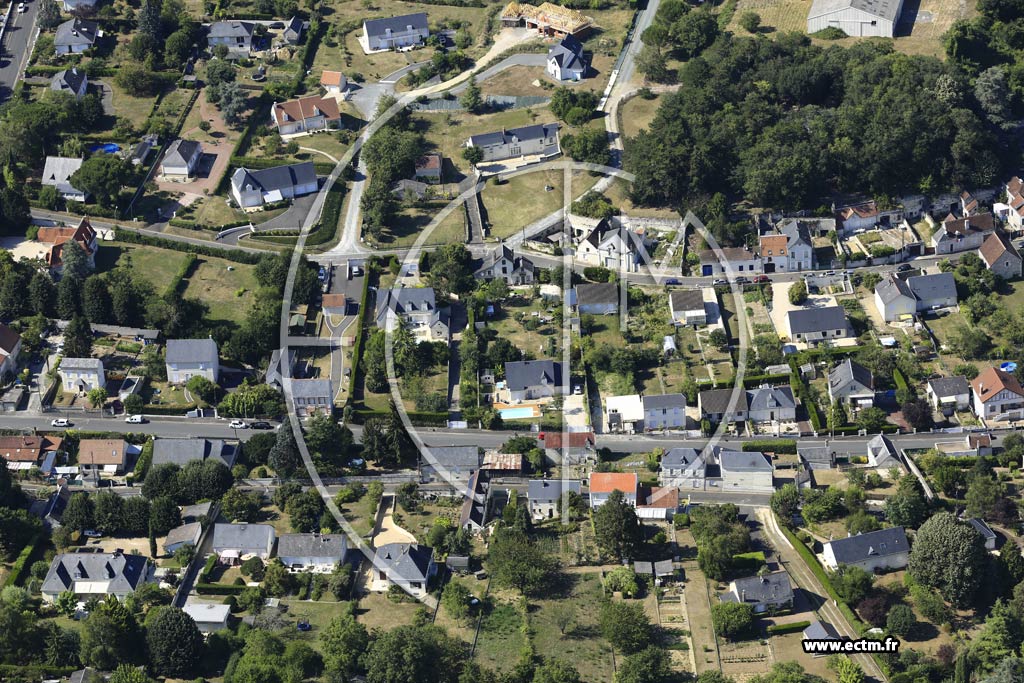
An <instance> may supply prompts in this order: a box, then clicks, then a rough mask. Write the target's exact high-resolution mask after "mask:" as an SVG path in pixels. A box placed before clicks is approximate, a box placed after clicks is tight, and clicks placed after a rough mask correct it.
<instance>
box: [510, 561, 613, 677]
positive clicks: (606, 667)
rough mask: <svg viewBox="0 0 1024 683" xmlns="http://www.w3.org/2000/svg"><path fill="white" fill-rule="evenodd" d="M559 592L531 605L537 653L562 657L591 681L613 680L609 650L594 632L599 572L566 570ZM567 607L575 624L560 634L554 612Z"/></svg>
mask: <svg viewBox="0 0 1024 683" xmlns="http://www.w3.org/2000/svg"><path fill="white" fill-rule="evenodd" d="M561 578H562V580H563V582H564V583H565V586H564V587H562V588H563V589H562V590H561V591H560V593H561V594H557V595H552V596H550V597H549V598H546V599H544V600H540V601H538V603H537V604H536V606H533V605H531V610H532V612H531V615H530V626H531V628H532V631H533V645H534V647H535V648H536V649H537V654H538V655H540V656H542V657H544V658H545V659H547V658H553V659H561V660H563V661H565V662H568V663H570V664H572V665H573V666H575V667H576V668H577V669H578V670H579V672H580V677H581V678H582V679H583V680H585V681H589V682H590V683H602V682H605V681H607V682H608V683H610V682H611V680H612V652H611V648H610V647H609V646H608V643H607V642H606V641H605V640H604V638H602V637H601V636H600V634H599V633H598V632H597V631H598V629H597V620H598V611H599V609H600V604H601V600H602V593H603V591H602V588H601V579H600V576H599V575H598V574H597V573H596V572H595V573H592V574H567V575H563V576H562V577H561ZM566 610H568V611H570V612H571V613H572V614H573V616H574V621H575V624H574V625H573V626H571V627H570V628H569V629H567V630H566V633H565V634H563V633H562V632H561V631H560V629H559V628H558V626H557V625H556V623H555V622H556V615H557V614H558V613H559V612H562V611H566Z"/></svg>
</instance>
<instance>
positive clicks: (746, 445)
mask: <svg viewBox="0 0 1024 683" xmlns="http://www.w3.org/2000/svg"><path fill="white" fill-rule="evenodd" d="M742 450H744V451H747V452H756V453H763V452H765V451H767V452H771V453H779V454H783V455H796V439H763V440H760V441H744V442H743V446H742Z"/></svg>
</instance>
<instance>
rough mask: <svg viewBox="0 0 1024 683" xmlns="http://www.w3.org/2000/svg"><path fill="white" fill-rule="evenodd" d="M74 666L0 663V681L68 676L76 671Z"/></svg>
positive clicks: (40, 679) (45, 679)
mask: <svg viewBox="0 0 1024 683" xmlns="http://www.w3.org/2000/svg"><path fill="white" fill-rule="evenodd" d="M76 668H77V667H73V666H47V665H45V664H0V681H11V682H12V683H19V682H20V681H26V683H27V682H28V681H32V682H33V683H34V682H35V681H47V680H52V679H55V678H56V679H64V678H68V677H69V676H71V674H73V673H74V672H75V669H76Z"/></svg>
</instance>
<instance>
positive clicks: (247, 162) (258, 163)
mask: <svg viewBox="0 0 1024 683" xmlns="http://www.w3.org/2000/svg"><path fill="white" fill-rule="evenodd" d="M296 163H303V162H295V161H292V162H288V164H286V163H285V160H284V159H267V158H266V157H243V156H237V157H236V156H233V157H231V160H230V161H229V162H228V165H230V166H233V167H235V168H238V167H244V168H248V169H250V170H255V171H260V170H263V169H265V168H277V167H278V166H285V165H290V164H296ZM313 168H314V169H315V170H316V174H317V175H329V174H330V172H331V171H333V170H334V164H332V163H330V162H328V161H314V162H313Z"/></svg>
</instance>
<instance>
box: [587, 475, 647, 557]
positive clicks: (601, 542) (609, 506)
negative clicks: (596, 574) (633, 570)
mask: <svg viewBox="0 0 1024 683" xmlns="http://www.w3.org/2000/svg"><path fill="white" fill-rule="evenodd" d="M594 535H595V536H596V537H597V545H598V547H599V548H600V549H601V552H602V553H605V554H607V555H609V556H611V557H614V558H616V559H630V558H632V557H633V556H634V553H636V551H637V549H638V548H639V547H640V546H641V545H642V544H643V527H642V526H641V524H640V519H639V518H638V517H637V516H636V510H635V509H634V508H633V506H632V505H630V504H629V503H628V502H627V501H626V498H625V496H624V495H623V493H622V491H619V490H615V491H612V493H611V495H609V496H608V500H606V501H605V502H604V503H603V504H602V505H601V507H599V508H597V510H595V511H594Z"/></svg>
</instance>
